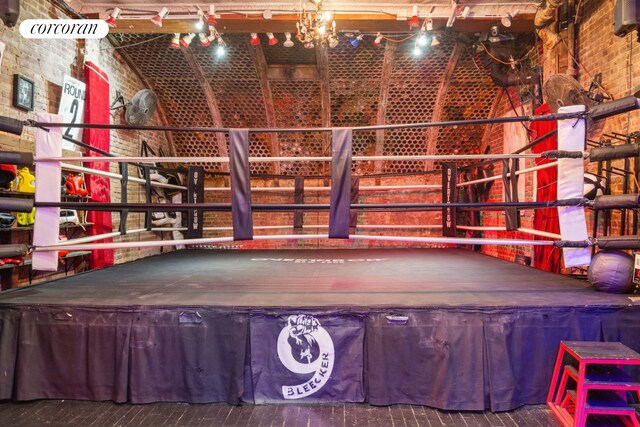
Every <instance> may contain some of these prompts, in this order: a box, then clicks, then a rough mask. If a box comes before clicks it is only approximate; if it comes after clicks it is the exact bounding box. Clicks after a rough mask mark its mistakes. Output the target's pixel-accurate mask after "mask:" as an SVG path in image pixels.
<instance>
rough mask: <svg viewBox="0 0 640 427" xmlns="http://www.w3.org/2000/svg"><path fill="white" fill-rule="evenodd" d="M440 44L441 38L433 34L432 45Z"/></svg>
mask: <svg viewBox="0 0 640 427" xmlns="http://www.w3.org/2000/svg"><path fill="white" fill-rule="evenodd" d="M436 46H440V40H438V38H437V37H436V35H435V34H433V35H432V36H431V47H436Z"/></svg>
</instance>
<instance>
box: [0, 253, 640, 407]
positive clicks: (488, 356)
mask: <svg viewBox="0 0 640 427" xmlns="http://www.w3.org/2000/svg"><path fill="white" fill-rule="evenodd" d="M639 320H640V310H639V309H638V306H637V305H636V303H635V301H634V300H632V299H631V298H629V296H625V295H613V294H605V293H599V292H596V291H594V290H593V289H592V288H590V287H589V286H588V284H587V283H585V282H581V281H578V280H575V279H572V278H570V277H566V276H561V275H556V274H552V273H548V272H543V271H540V270H536V269H533V268H530V267H527V266H523V265H518V264H514V263H511V262H507V261H503V260H500V259H496V258H491V257H488V256H485V255H482V254H478V253H475V252H471V251H466V250H462V249H380V250H375V249H365V250H358V249H341V250H260V251H258V250H182V251H177V252H171V253H167V254H162V255H158V256H154V257H149V258H145V259H142V260H138V261H134V262H130V263H127V264H121V265H117V266H114V267H109V268H106V269H103V270H100V271H92V272H87V273H83V274H78V275H75V276H72V277H68V278H64V279H60V280H55V281H51V282H48V283H44V284H41V285H36V286H29V287H25V288H19V289H15V290H10V291H5V292H2V293H0V374H1V375H0V399H18V400H31V399H40V398H55V399H89V400H113V401H116V402H125V401H130V402H134V403H145V402H152V401H186V402H220V401H225V402H229V403H234V404H235V403H239V402H241V401H246V402H253V403H258V404H259V403H266V402H287V401H295V402H328V401H331V402H364V401H366V402H369V403H371V404H375V405H385V404H394V403H410V404H420V405H427V406H431V407H436V408H442V409H448V410H482V409H485V408H488V409H491V410H494V411H502V410H509V409H513V408H516V407H518V406H520V405H524V404H539V403H543V402H544V401H545V398H546V393H547V388H548V385H549V380H550V376H551V373H552V372H551V371H552V367H553V363H554V358H555V355H556V353H557V350H558V346H559V342H560V340H604V341H622V342H623V343H625V344H626V345H628V346H630V347H632V348H634V349H635V350H640V330H639V328H640V326H639V325H640V322H639Z"/></svg>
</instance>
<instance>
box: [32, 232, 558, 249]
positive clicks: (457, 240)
mask: <svg viewBox="0 0 640 427" xmlns="http://www.w3.org/2000/svg"><path fill="white" fill-rule="evenodd" d="M328 238H329V235H327V234H283V235H264V236H260V235H257V236H253V240H292V239H297V240H320V239H328ZM349 239H352V240H379V241H388V242H408V243H437V244H454V245H468V244H483V245H532V246H553V244H554V241H553V240H526V239H486V238H479V237H478V238H464V237H411V236H368V235H360V234H358V235H350V236H349ZM232 241H234V240H233V237H213V238H200V239H179V240H159V241H158V240H150V241H143V242H118V243H94V244H66V245H62V244H55V245H48V246H38V247H35V248H34V249H33V250H34V252H50V251H59V250H69V251H83V250H100V249H139V248H151V247H159V246H173V245H198V244H200V245H201V244H212V243H226V242H232ZM61 243H62V242H61Z"/></svg>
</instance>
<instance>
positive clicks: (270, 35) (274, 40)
mask: <svg viewBox="0 0 640 427" xmlns="http://www.w3.org/2000/svg"><path fill="white" fill-rule="evenodd" d="M267 37H268V38H269V46H275V45H277V44H278V39H277V38H276V36H274V35H273V33H267Z"/></svg>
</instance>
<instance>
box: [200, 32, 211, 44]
mask: <svg viewBox="0 0 640 427" xmlns="http://www.w3.org/2000/svg"><path fill="white" fill-rule="evenodd" d="M198 38H199V39H200V46H203V47H207V46H209V45H210V44H211V40H209V37H207V35H206V34H205V33H200V34H198Z"/></svg>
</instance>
